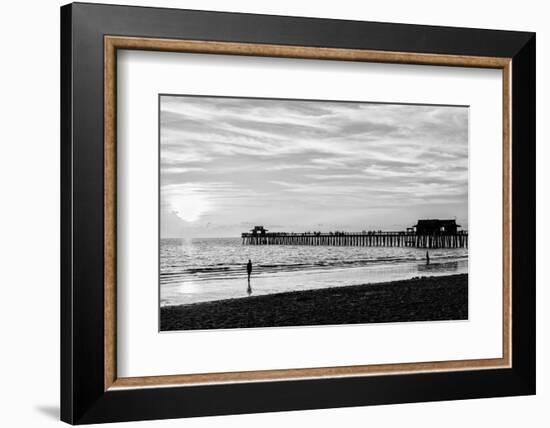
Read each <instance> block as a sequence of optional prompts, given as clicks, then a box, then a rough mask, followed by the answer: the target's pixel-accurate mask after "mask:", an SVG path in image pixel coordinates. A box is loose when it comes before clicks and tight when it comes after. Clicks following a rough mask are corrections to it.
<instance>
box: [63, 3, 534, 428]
mask: <svg viewBox="0 0 550 428" xmlns="http://www.w3.org/2000/svg"><path fill="white" fill-rule="evenodd" d="M61 16H62V19H61V25H62V43H61V52H62V60H61V61H62V62H61V72H62V82H61V83H62V84H61V104H62V108H61V113H62V118H61V125H62V149H61V157H62V159H61V160H62V171H61V174H62V177H61V189H62V195H61V196H62V198H61V205H62V206H61V211H62V227H61V230H62V237H61V240H62V243H61V247H62V255H61V256H62V260H61V274H62V293H61V294H62V296H61V302H62V305H61V311H62V313H61V322H62V334H61V341H62V343H61V355H62V367H61V374H62V376H61V389H62V391H61V398H62V404H61V418H62V420H63V421H66V422H69V423H75V424H82V423H98V422H115V421H130V420H146V419H166V418H178V417H191V416H207V415H224V414H239V413H258V412H272V411H284V410H302V409H315V408H330V407H332V408H334V407H348V406H364V405H369V404H392V403H404V402H419V401H440V400H456V399H468V398H482V397H497V396H510V395H528V394H533V393H535V313H534V308H535V240H534V238H535V233H534V232H535V229H534V228H535V222H534V220H535V212H534V206H535V157H534V156H535V115H534V111H535V36H534V34H533V33H525V32H507V31H494V30H477V29H461V28H448V27H431V26H414V25H406V24H385V23H366V22H359V21H338V20H327V19H311V18H293V17H278V16H269V15H250V14H232V13H219V12H198V11H185V10H178V9H158V8H143V7H126V6H106V5H97V4H93V5H91V4H73V5H67V6H64V7H63V8H62V12H61ZM205 24H209V25H205ZM105 34H111V35H125V36H143V37H157V38H186V39H196V40H218V41H233V42H250V43H254V42H255V43H270V44H289V45H305V46H307V45H311V46H326V47H343V48H362V49H374V50H399V51H409V52H424V53H440V54H441V53H445V54H455V55H459V54H464V55H480V56H502V57H513V84H512V91H513V98H512V103H513V104H512V105H513V112H514V116H513V124H512V125H513V129H512V132H513V141H514V143H513V144H512V151H513V156H512V163H513V173H514V176H513V180H514V181H513V195H512V200H513V206H515V207H519V208H516V209H515V210H514V211H513V215H512V224H513V231H512V234H513V238H512V239H513V244H514V248H513V255H512V260H513V263H512V265H513V267H514V269H513V284H516V286H514V287H513V297H512V305H513V307H512V316H513V344H512V348H513V368H511V369H499V370H480V371H464V372H443V373H426V374H410V375H392V376H372V377H366V378H365V377H363V378H361V377H356V378H340V379H310V380H295V381H286V382H285V381H278V382H258V383H245V384H230V385H212V386H194V387H179V388H178V387H174V388H152V389H138V390H119V391H108V392H106V393H105V392H104V391H103V287H102V284H103V144H102V143H103V63H102V60H103V36H104V35H105ZM68 38H69V40H68ZM395 46H399V47H400V48H401V49H396V48H395ZM518 142H519V143H518ZM71 174H72V175H71ZM71 192H72V193H71ZM73 224H74V226H73ZM73 233H74V235H73ZM73 255H74V260H72V259H71V258H72V256H73ZM73 284H74V288H73ZM517 284H520V285H521V287H518V286H517ZM472 385H475V386H476V388H475V390H472ZM212 403H215V404H214V405H212Z"/></svg>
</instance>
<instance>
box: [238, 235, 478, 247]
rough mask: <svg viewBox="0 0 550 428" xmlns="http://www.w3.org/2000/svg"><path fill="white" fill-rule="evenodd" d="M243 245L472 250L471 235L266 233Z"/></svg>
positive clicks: (247, 239) (248, 237) (244, 239)
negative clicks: (469, 237)
mask: <svg viewBox="0 0 550 428" xmlns="http://www.w3.org/2000/svg"><path fill="white" fill-rule="evenodd" d="M242 244H243V245H313V246H315V245H319V246H321V245H330V246H358V247H416V248H468V232H467V231H459V232H456V233H437V234H417V233H416V232H387V231H376V232H328V233H322V232H304V233H293V232H265V233H243V234H242Z"/></svg>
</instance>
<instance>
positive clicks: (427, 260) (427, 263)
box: [426, 251, 430, 265]
mask: <svg viewBox="0 0 550 428" xmlns="http://www.w3.org/2000/svg"><path fill="white" fill-rule="evenodd" d="M429 264H430V254H429V253H428V251H426V265H429Z"/></svg>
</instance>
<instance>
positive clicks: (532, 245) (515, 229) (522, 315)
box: [512, 33, 536, 394]
mask: <svg viewBox="0 0 550 428" xmlns="http://www.w3.org/2000/svg"><path fill="white" fill-rule="evenodd" d="M535 113H536V35H535V34H534V33H533V34H532V35H531V37H530V38H529V40H528V41H527V43H526V44H525V45H524V46H523V48H522V49H521V50H520V51H519V52H518V53H517V54H516V55H515V56H514V57H513V59H512V285H513V286H512V340H513V342H512V363H513V369H514V370H515V371H517V372H518V374H519V375H520V376H521V378H522V380H523V381H524V382H525V383H526V387H527V388H528V389H529V390H530V391H531V392H532V393H533V394H535V391H536V114H535Z"/></svg>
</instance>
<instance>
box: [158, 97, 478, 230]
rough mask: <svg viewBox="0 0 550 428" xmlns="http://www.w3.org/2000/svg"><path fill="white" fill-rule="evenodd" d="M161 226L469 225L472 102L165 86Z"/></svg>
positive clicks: (357, 227)
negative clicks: (264, 95)
mask: <svg viewBox="0 0 550 428" xmlns="http://www.w3.org/2000/svg"><path fill="white" fill-rule="evenodd" d="M160 109H161V114H160V121H161V123H160V157H161V159H160V162H161V210H160V212H161V236H162V237H191V236H195V237H214V236H217V237H225V236H240V233H241V232H244V231H246V230H247V229H249V228H250V227H252V226H254V225H264V226H265V227H266V228H268V229H270V230H273V231H295V232H299V231H308V230H322V231H330V230H347V231H361V230H370V229H375V230H378V229H382V230H403V229H404V228H406V227H408V226H411V225H412V224H414V223H415V222H416V220H417V219H419V218H456V219H457V221H458V222H459V224H461V225H462V226H463V227H464V228H467V226H468V108H467V107H448V106H420V105H396V104H374V103H349V102H330V101H327V102H325V101H292V100H271V99H243V98H214V97H188V96H165V95H163V96H161V100H160Z"/></svg>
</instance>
